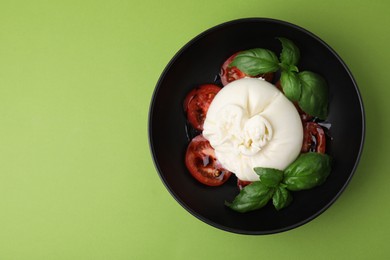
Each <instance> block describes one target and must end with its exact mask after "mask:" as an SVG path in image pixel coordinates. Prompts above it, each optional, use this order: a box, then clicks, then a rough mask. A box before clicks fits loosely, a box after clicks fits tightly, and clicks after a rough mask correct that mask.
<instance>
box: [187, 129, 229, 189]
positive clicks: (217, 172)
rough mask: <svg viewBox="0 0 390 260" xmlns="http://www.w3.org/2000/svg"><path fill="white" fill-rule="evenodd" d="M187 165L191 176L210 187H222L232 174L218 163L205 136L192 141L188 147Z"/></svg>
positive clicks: (199, 136)
mask: <svg viewBox="0 0 390 260" xmlns="http://www.w3.org/2000/svg"><path fill="white" fill-rule="evenodd" d="M185 163H186V166H187V169H188V170H189V171H190V173H191V175H192V176H193V177H194V178H195V179H197V180H198V181H199V182H201V183H203V184H206V185H208V186H220V185H222V184H223V183H225V182H226V181H227V180H228V179H229V177H230V176H231V174H232V173H231V172H230V171H228V170H226V169H224V168H223V167H222V165H221V164H220V163H219V162H218V161H217V159H216V157H215V152H214V149H213V148H212V147H211V145H210V143H209V141H208V140H207V139H206V138H204V137H203V135H198V136H196V137H194V138H193V139H192V140H191V142H190V144H189V145H188V147H187V152H186V157H185Z"/></svg>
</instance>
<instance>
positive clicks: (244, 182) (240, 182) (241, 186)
mask: <svg viewBox="0 0 390 260" xmlns="http://www.w3.org/2000/svg"><path fill="white" fill-rule="evenodd" d="M251 183H252V182H251V181H242V180H240V179H237V186H238V188H239V189H240V190H242V189H243V188H244V187H245V186H248V185H249V184H251Z"/></svg>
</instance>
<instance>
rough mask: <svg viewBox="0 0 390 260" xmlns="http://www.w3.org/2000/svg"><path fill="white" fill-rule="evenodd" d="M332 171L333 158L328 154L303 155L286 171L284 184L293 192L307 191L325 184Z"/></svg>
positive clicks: (312, 153)
mask: <svg viewBox="0 0 390 260" xmlns="http://www.w3.org/2000/svg"><path fill="white" fill-rule="evenodd" d="M330 170H331V158H330V156H329V155H327V154H321V153H314V152H309V153H304V154H301V155H300V156H299V157H298V158H297V159H296V160H295V161H294V162H293V163H292V164H290V165H289V166H288V167H287V169H286V170H285V171H284V179H283V183H284V184H286V185H287V186H286V188H287V189H289V190H291V191H298V190H307V189H311V188H313V187H315V186H318V185H321V184H322V183H324V181H325V180H326V178H327V177H328V175H329V174H330Z"/></svg>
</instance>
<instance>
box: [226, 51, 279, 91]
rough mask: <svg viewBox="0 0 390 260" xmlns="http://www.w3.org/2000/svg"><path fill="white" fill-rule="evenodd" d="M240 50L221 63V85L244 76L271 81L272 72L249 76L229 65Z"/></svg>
mask: <svg viewBox="0 0 390 260" xmlns="http://www.w3.org/2000/svg"><path fill="white" fill-rule="evenodd" d="M239 53H240V52H237V53H234V54H233V55H232V56H230V57H229V58H228V59H227V60H226V61H225V62H224V63H223V64H222V67H221V72H220V74H219V75H220V76H221V82H222V85H224V86H226V85H227V84H228V83H230V82H232V81H235V80H237V79H241V78H245V77H252V78H258V77H262V78H264V79H265V80H266V81H268V82H271V81H272V80H273V78H274V73H273V72H269V73H264V74H259V75H257V76H249V75H248V74H246V73H244V72H242V71H241V70H239V69H238V68H237V67H229V65H230V63H232V61H233V59H234V58H235V57H236V56H237V54H239Z"/></svg>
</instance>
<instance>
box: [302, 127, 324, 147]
mask: <svg viewBox="0 0 390 260" xmlns="http://www.w3.org/2000/svg"><path fill="white" fill-rule="evenodd" d="M325 149H326V137H325V132H324V130H323V129H322V127H321V126H320V125H319V124H317V123H315V122H307V123H305V125H304V132H303V145H302V149H301V152H303V153H306V152H309V151H310V150H312V151H316V152H317V153H325Z"/></svg>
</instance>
